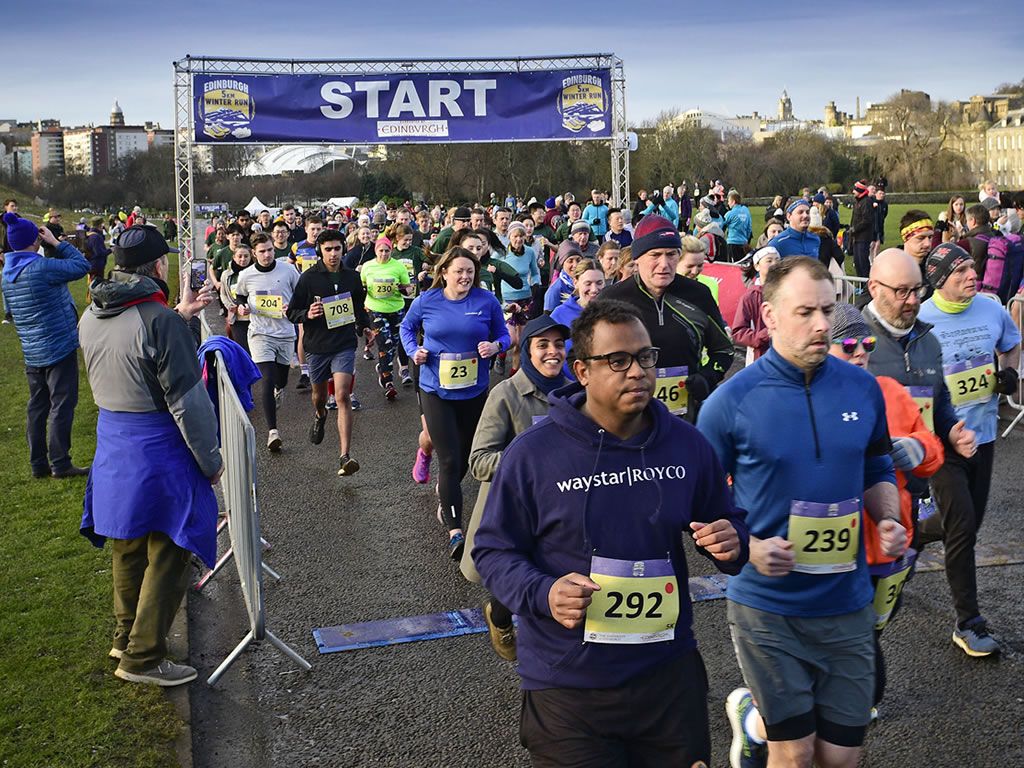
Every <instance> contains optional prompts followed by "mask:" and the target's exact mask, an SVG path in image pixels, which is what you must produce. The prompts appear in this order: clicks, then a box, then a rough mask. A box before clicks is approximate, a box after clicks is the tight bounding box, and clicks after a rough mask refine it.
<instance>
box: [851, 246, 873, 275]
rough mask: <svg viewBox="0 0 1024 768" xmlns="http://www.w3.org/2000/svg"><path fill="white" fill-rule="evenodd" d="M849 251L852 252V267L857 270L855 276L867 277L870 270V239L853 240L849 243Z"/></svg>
mask: <svg viewBox="0 0 1024 768" xmlns="http://www.w3.org/2000/svg"><path fill="white" fill-rule="evenodd" d="M850 253H852V254H853V267H854V269H855V270H857V277H867V276H868V273H870V272H871V258H870V253H871V243H870V241H868V240H854V241H853V242H852V243H851V244H850Z"/></svg>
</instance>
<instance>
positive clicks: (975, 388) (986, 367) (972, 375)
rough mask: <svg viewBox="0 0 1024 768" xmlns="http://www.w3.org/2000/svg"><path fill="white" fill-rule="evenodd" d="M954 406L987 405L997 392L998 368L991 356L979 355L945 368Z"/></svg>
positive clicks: (950, 364)
mask: <svg viewBox="0 0 1024 768" xmlns="http://www.w3.org/2000/svg"><path fill="white" fill-rule="evenodd" d="M943 372H944V373H945V374H946V386H947V387H949V396H950V398H951V399H952V400H953V405H955V406H959V405H972V404H974V403H987V402H988V401H989V400H991V399H992V395H994V394H995V391H996V366H995V364H994V363H993V362H992V356H991V355H978V356H977V357H972V358H971V359H970V360H964V361H963V362H960V363H949V364H948V365H944V366H943Z"/></svg>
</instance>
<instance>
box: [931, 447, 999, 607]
mask: <svg viewBox="0 0 1024 768" xmlns="http://www.w3.org/2000/svg"><path fill="white" fill-rule="evenodd" d="M994 458H995V443H985V444H984V445H979V446H978V452H977V453H975V454H974V456H972V457H971V458H969V459H965V458H963V457H962V456H960V455H959V454H956V453H954V452H952V451H947V452H946V462H945V463H944V464H943V465H942V468H941V469H940V470H939V471H938V472H936V473H935V475H934V476H933V477H932V488H933V489H934V490H935V507H936V514H934V515H932V516H931V517H929V518H928V519H927V520H924V521H923V522H922V523H921V526H920V527H921V537H922V540H923V541H928V540H933V541H934V540H937V539H939V538H941V539H942V542H943V543H944V544H945V546H946V580H947V581H949V589H950V592H952V593H953V606H954V607H955V608H956V618H957V622H958V623H959V624H960V626H963V625H964V624H965V623H967V622H968V621H970V620H971V619H974V618H977V617H978V616H980V615H981V611H980V610H979V609H978V577H977V573H976V571H975V563H974V545H975V543H976V542H977V540H978V531H979V530H980V529H981V521H982V518H984V516H985V507H986V505H987V504H988V493H989V488H990V487H991V484H992V462H993V460H994Z"/></svg>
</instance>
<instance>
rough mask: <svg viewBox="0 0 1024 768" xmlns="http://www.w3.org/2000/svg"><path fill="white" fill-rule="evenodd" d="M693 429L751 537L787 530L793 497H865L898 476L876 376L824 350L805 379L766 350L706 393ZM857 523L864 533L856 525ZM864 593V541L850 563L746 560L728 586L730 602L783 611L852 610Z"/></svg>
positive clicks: (867, 592) (867, 598)
mask: <svg viewBox="0 0 1024 768" xmlns="http://www.w3.org/2000/svg"><path fill="white" fill-rule="evenodd" d="M697 428H698V429H699V430H700V431H701V433H703V435H704V436H705V437H706V438H707V439H708V440H709V441H710V442H711V445H713V446H714V448H715V451H716V452H717V453H718V458H719V460H720V461H721V462H722V467H723V468H724V469H725V471H726V472H727V473H729V474H731V475H732V479H733V485H732V490H733V494H734V496H735V499H736V504H737V506H739V507H741V508H743V509H746V510H748V512H747V522H748V524H749V526H750V533H751V535H753V536H756V537H757V538H759V539H770V538H771V537H773V536H781V537H783V538H787V536H788V534H789V513H790V508H791V505H792V502H794V501H809V502H817V503H824V504H831V503H835V502H840V501H846V500H847V499H854V498H856V499H861V500H863V498H864V489H865V488H870V487H871V486H873V485H875V484H876V483H882V482H886V483H893V484H895V482H896V476H895V473H894V471H893V465H892V459H890V458H889V451H890V450H891V447H892V445H891V443H890V441H889V432H888V428H887V426H886V420H885V401H884V399H883V397H882V391H881V389H879V386H878V382H876V381H875V379H874V377H873V376H872V375H871V374H870V373H868V372H867V371H864V370H861V369H860V368H858V367H857V366H855V365H850V364H849V363H846V362H843V361H842V360H839V359H837V358H835V357H832V356H828V357H826V358H825V361H824V362H823V363H822V364H821V365H820V366H819V367H818V369H817V370H816V371H815V372H814V375H813V376H812V377H811V380H810V382H807V380H806V377H805V376H804V372H803V371H802V370H800V369H799V368H797V367H796V366H795V365H793V364H792V363H789V362H787V361H786V360H785V359H784V358H783V357H782V356H781V355H779V353H778V352H777V351H776V350H775V348H774V347H772V348H770V349H769V350H768V351H767V352H766V353H765V354H764V356H762V357H760V358H758V360H757V361H756V362H754V363H753V364H752V365H748V366H747V367H746V368H744V369H743V370H742V371H740V372H739V373H737V374H736V375H735V376H733V377H732V378H731V379H729V380H728V381H727V382H725V383H724V384H722V385H721V386H720V387H719V388H718V389H716V390H715V391H714V392H713V393H712V395H711V397H709V398H708V399H707V400H706V401H704V407H703V408H702V409H701V411H700V415H699V416H698V417H697ZM861 521H862V522H863V514H862V515H861ZM857 529H858V535H859V536H862V532H863V530H864V526H863V524H859V525H858V526H857ZM872 594H873V591H872V589H871V580H870V578H869V575H868V570H867V563H866V561H865V557H864V542H863V539H861V540H860V542H859V546H858V548H857V568H856V570H853V571H849V572H847V573H840V574H829V575H824V574H808V573H796V572H792V573H789V574H787V575H786V576H782V577H778V576H762V575H761V574H759V573H758V572H757V570H756V569H755V568H754V566H753V565H747V566H746V567H745V568H744V569H743V571H742V572H741V573H740V574H739V576H736V577H735V578H733V579H730V580H729V585H728V590H727V596H728V598H729V599H730V600H734V601H736V602H737V603H742V604H744V605H748V606H750V607H752V608H757V609H759V610H762V611H768V612H770V613H777V614H781V615H783V616H836V615H840V614H844V613H852V612H854V611H857V610H860V609H861V608H863V607H864V606H865V605H867V604H868V603H870V602H871V599H872Z"/></svg>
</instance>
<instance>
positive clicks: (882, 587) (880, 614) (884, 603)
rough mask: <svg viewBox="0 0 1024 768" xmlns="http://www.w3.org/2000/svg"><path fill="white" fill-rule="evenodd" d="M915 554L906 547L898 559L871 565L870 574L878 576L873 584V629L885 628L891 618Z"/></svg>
mask: <svg viewBox="0 0 1024 768" xmlns="http://www.w3.org/2000/svg"><path fill="white" fill-rule="evenodd" d="M916 554H917V553H916V552H915V551H914V550H912V549H908V550H907V553H906V554H905V555H904V556H903V557H901V558H900V559H899V560H896V561H894V562H892V563H886V564H885V565H882V566H872V567H871V572H872V575H873V576H878V577H879V579H878V583H877V584H876V585H875V601H874V608H875V629H879V630H881V629H885V625H886V624H888V623H889V619H890V618H892V611H893V609H894V608H895V607H896V601H897V600H899V597H900V593H901V592H902V591H903V585H904V584H906V583H907V577H908V576H909V575H910V567H911V566H912V565H913V564H914V557H915V555H916Z"/></svg>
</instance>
